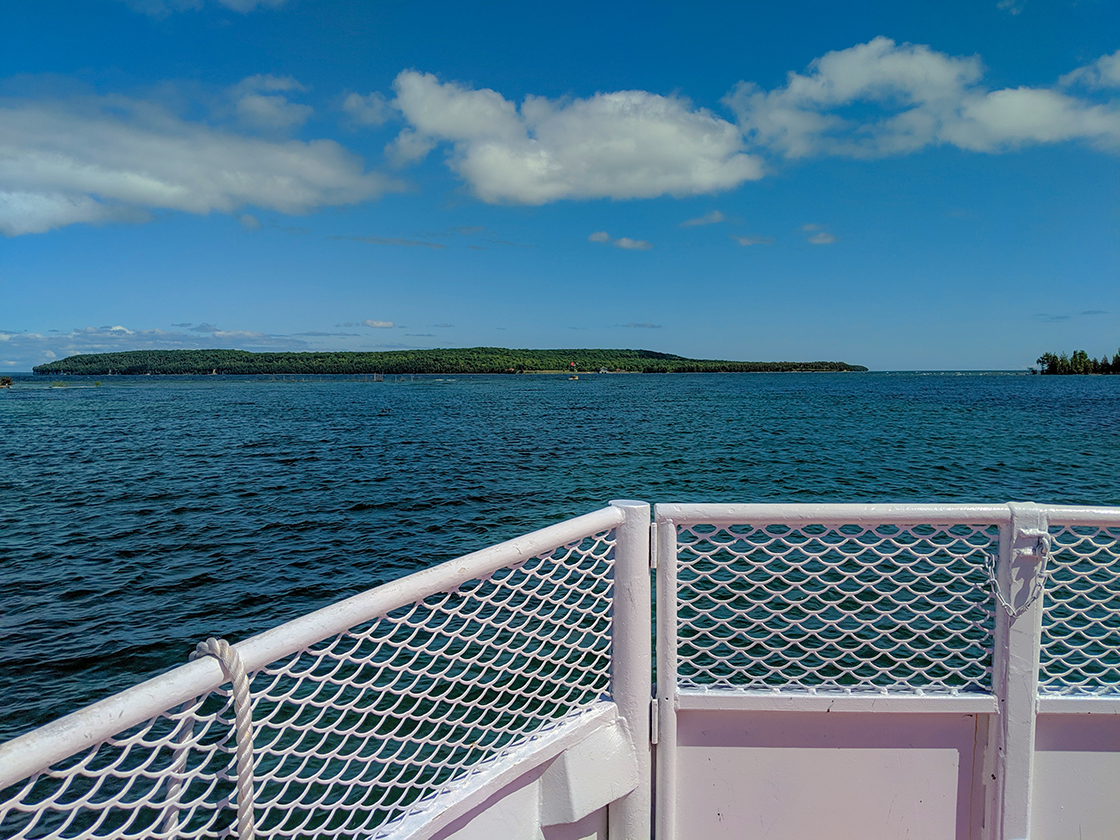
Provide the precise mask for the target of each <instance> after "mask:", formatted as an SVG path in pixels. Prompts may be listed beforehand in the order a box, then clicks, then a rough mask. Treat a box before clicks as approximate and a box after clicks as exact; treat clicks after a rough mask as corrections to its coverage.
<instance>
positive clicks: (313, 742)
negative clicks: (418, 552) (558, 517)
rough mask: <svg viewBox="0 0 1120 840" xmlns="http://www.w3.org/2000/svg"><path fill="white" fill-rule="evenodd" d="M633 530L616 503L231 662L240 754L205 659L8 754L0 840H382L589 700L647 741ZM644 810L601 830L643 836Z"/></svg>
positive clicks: (280, 634) (242, 647)
mask: <svg viewBox="0 0 1120 840" xmlns="http://www.w3.org/2000/svg"><path fill="white" fill-rule="evenodd" d="M648 522H649V506H648V505H645V504H641V503H625V502H623V503H615V504H614V505H613V506H612V507H609V508H606V509H604V510H601V511H597V512H595V513H592V514H588V515H586V516H582V517H579V518H576V519H573V520H570V521H567V522H564V523H561V524H559V525H555V526H552V527H549V528H545V529H543V530H541V531H537V532H535V533H533V534H530V535H528V536H525V537H521V538H518V539H515V540H511V541H509V542H506V543H502V544H501V545H498V546H494V547H492V548H488V549H485V550H483V551H479V552H476V553H475V554H471V555H467V556H466V557H463V558H461V559H459V560H455V561H452V562H449V563H445V564H443V565H441V566H439V567H436V568H433V569H428V570H425V571H421V572H418V573H416V574H414V575H411V576H409V577H407V578H404V579H402V580H399V581H395V582H393V583H389V584H386V585H384V586H381V587H379V588H377V589H373V590H371V591H369V592H366V593H363V594H360V595H357V596H355V597H353V598H350V599H348V600H346V601H342V602H340V603H338V604H335V605H332V606H330V607H327V608H325V609H322V610H319V611H318V612H315V613H312V614H310V615H307V616H304V617H302V618H299V619H296V620H295V621H292V622H289V623H288V624H285V625H283V626H280V627H277V628H276V629H274V630H271V631H268V632H266V633H263V634H261V635H259V636H256V637H254V638H252V639H249V640H246V641H244V642H242V643H240V644H238V645H235V646H234V647H233V651H234V652H235V653H236V654H237V655H238V656H239V658H240V660H241V662H242V663H243V665H244V667H245V669H246V671H248V675H249V684H250V694H251V711H252V735H251V736H248V735H247V734H246V732H245V731H239V727H235V725H234V721H233V717H234V711H235V710H234V708H233V705H234V704H233V700H232V693H231V691H230V690H228V689H227V688H225V687H223V684H224V683H226V680H227V677H226V675H225V673H224V671H223V668H222V667H221V666H220V665H219V664H218V662H217V661H215V659H213V658H211V657H203V658H200V659H198V660H196V661H193V662H191V663H189V664H187V665H184V666H181V667H179V668H176V669H175V670H173V671H171V672H169V673H167V674H164V675H162V676H160V677H156V678H155V679H152V680H150V681H148V682H146V683H144V684H142V685H139V686H136V687H135V688H132V689H129V690H127V691H124V692H122V693H121V694H118V695H116V696H114V697H111V698H109V699H107V700H105V701H102V702H100V703H96V704H94V705H93V706H90V707H88V708H86V709H83V710H81V711H79V712H76V713H75V714H72V715H70V716H68V717H66V718H63V719H61V720H59V721H56V722H55V723H52V724H49V725H47V726H45V727H42V728H41V729H39V730H36V731H34V732H31V733H29V734H27V735H25V736H22V737H20V738H17V739H15V740H14V741H11V742H9V743H7V744H4V745H2V746H0V837H4V838H71V837H75V838H76V837H82V838H87V837H98V838H102V837H105V838H134V837H135V838H173V837H174V838H191V837H222V836H234V835H237V836H241V837H245V836H247V832H251V831H252V830H253V823H254V822H255V830H256V832H257V833H258V834H259V835H260V836H264V837H274V838H282V837H310V836H314V837H371V836H372V837H392V836H396V835H394V826H397V825H400V824H401V823H402V821H403V822H409V820H406V818H410V819H411V822H410V824H415V817H416V815H417V814H418V813H422V812H423V811H424V810H425V809H426V808H431V807H432V803H433V801H435V800H436V799H438V798H439V795H440V794H446V793H447V792H448V791H449V790H453V789H455V788H456V786H458V787H460V788H461V787H463V785H464V784H465V783H467V782H469V779H470V777H471V776H472V775H477V774H479V773H480V772H481V771H484V770H485V768H486V767H487V766H488V765H492V764H494V763H495V762H499V761H500V759H501V757H502V756H503V754H505V753H507V752H509V751H510V750H511V749H513V748H515V747H517V746H518V745H519V744H520V743H523V742H524V741H525V740H526V739H532V738H539V737H541V735H542V733H547V732H549V731H550V730H555V729H556V728H557V727H563V726H564V725H565V724H566V723H568V722H570V721H577V720H579V718H580V716H581V715H584V714H585V713H589V712H590V710H593V709H594V708H596V707H598V706H599V705H601V704H602V701H603V700H604V699H606V700H613V701H614V702H615V703H616V704H617V706H618V708H619V710H620V712H622V713H623V714H624V715H625V713H629V714H630V716H631V717H630V725H631V726H633V727H642V728H643V731H644V728H645V727H647V726H648V713H649V705H648V696H649V689H648V673H649V655H648V640H649V626H650V625H649V619H648V610H647V609H646V608H645V607H642V608H641V609H633V608H630V609H627V608H626V607H625V606H623V607H622V608H621V609H620V608H619V601H620V599H619V598H617V597H616V595H619V594H622V593H625V595H626V597H625V598H624V599H621V600H626V601H630V602H632V601H634V600H635V598H637V599H643V600H644V601H646V602H647V603H648V592H649V576H648ZM619 534H629V538H628V540H625V541H624V542H626V545H624V546H622V547H620V545H619ZM635 548H636V549H637V551H636V552H635V550H634V549H635ZM634 587H636V589H634ZM632 589H633V591H631V590H632ZM635 639H639V640H642V642H643V643H644V645H645V648H646V655H645V657H644V660H643V657H642V655H641V644H639V645H638V649H637V650H635V642H634V640H635ZM620 653H621V654H622V655H623V656H625V657H626V658H627V661H628V662H629V663H630V665H629V667H630V672H628V673H622V672H620V666H619V664H618V663H619V662H621V661H622V660H621V659H620ZM635 668H636V669H637V670H636V672H635ZM621 670H623V671H624V670H625V669H621ZM637 686H640V689H637V688H636V687H637ZM636 690H637V694H636V696H630V695H633V694H634V692H635V691H636ZM240 729H241V730H244V728H243V727H241V728H240ZM239 736H240V737H241V738H242V739H244V738H245V737H251V738H252V743H251V744H250V745H249V746H250V747H251V751H250V752H251V757H252V758H251V762H250V763H249V765H248V767H242V768H240V771H241V772H240V773H239V772H238V768H236V767H235V764H234V761H235V759H234V753H235V751H236V747H237V741H238V737H239ZM644 765H645V766H644V770H643V772H644V775H645V779H646V783H645V786H646V789H647V791H648V778H649V760H648V755H647V756H646V759H645V762H644ZM640 769H641V768H640ZM249 774H251V776H250V775H249ZM238 781H240V782H242V786H244V783H245V782H246V781H248V782H249V785H250V787H249V789H250V790H251V791H252V793H253V794H254V796H255V804H254V802H253V801H252V800H253V798H254V797H250V796H246V795H245V794H244V791H243V792H242V794H240V795H239V794H237V793H235V789H236V788H235V784H236V783H237V782H238ZM640 798H641V797H640V796H639V797H638V799H640ZM646 802H647V804H642V803H641V802H636V803H630V805H629V806H627V807H620V808H617V809H615V810H616V813H614V814H612V821H614V822H615V823H617V824H618V825H620V826H622V825H626V824H635V820H637V823H636V824H639V825H640V823H641V821H642V817H641V814H642V813H644V812H646V811H648V796H647V797H646ZM634 804H637V806H638V808H637V812H638V816H635V814H634V812H635V808H634V807H633V805H634ZM445 805H446V797H444V799H443V800H442V804H441V806H440V807H441V808H443V807H445ZM239 809H240V810H241V811H242V813H241V820H240V827H239V828H237V829H235V825H236V824H237V823H238V814H237V812H238V810H239ZM246 810H248V811H249V813H248V814H246V813H245V811H246ZM645 821H646V823H647V824H648V815H647V816H646V817H645Z"/></svg>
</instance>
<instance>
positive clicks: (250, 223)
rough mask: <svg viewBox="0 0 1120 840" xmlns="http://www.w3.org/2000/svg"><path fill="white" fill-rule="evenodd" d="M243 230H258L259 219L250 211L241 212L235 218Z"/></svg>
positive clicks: (259, 226) (259, 225) (259, 227)
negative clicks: (238, 216)
mask: <svg viewBox="0 0 1120 840" xmlns="http://www.w3.org/2000/svg"><path fill="white" fill-rule="evenodd" d="M237 221H238V222H239V223H240V224H241V227H242V228H243V229H245V230H250V231H251V230H260V229H261V220H260V219H258V218H257V217H256V216H254V215H252V214H250V213H242V214H241V216H240V218H238V220H237Z"/></svg>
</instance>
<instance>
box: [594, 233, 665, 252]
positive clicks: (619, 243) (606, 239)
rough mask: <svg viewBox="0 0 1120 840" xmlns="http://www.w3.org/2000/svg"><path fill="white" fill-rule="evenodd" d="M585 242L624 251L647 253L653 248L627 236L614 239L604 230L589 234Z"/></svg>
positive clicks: (649, 244) (642, 241)
mask: <svg viewBox="0 0 1120 840" xmlns="http://www.w3.org/2000/svg"><path fill="white" fill-rule="evenodd" d="M587 241H588V242H600V243H602V244H604V245H614V247H616V248H622V249H623V250H625V251H648V250H649V249H650V248H652V247H653V245H652V243H649V242H646V241H645V240H644V239H631V238H630V237H628V236H620V237H619V238H618V239H614V238H612V237H611V235H610V234H609V233H607V232H606V231H605V230H601V231H598V232H596V233H593V234H591V235H590V236H589V237H587Z"/></svg>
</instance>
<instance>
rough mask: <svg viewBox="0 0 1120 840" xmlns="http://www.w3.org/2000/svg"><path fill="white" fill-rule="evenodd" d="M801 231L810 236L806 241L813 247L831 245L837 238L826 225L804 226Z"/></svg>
mask: <svg viewBox="0 0 1120 840" xmlns="http://www.w3.org/2000/svg"><path fill="white" fill-rule="evenodd" d="M801 230H802V231H803V232H804V233H806V234H808V236H806V237H805V240H806V241H807V242H810V243H811V244H813V245H831V244H832V243H833V242H835V241H836V238H837V237H836V236H835V235H834V234H832V233H830V232H829V231H828V230H827V229H826V228H825V226H824V225H802V226H801Z"/></svg>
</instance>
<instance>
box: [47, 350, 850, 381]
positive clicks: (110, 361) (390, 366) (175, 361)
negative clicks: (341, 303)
mask: <svg viewBox="0 0 1120 840" xmlns="http://www.w3.org/2000/svg"><path fill="white" fill-rule="evenodd" d="M603 369H606V370H608V371H612V372H614V371H619V372H626V373H767V372H801V371H804V372H812V371H826V372H831V371H865V370H867V368H866V367H863V366H862V365H849V364H846V363H844V362H732V361H721V360H718V359H686V358H685V357H683V356H674V355H671V354H669V353H656V352H654V351H652V350H507V349H506V348H504V347H469V348H463V349H450V350H388V351H383V352H370V353H358V352H338V353H253V352H250V351H248V350H130V351H127V352H122V353H88V354H81V355H77V356H68V357H67V358H65V359H59V360H58V361H55V362H51V363H49V364H45V365H36V366H35V368H34V371H35V373H38V374H74V375H78V376H109V375H112V374H122V375H133V376H135V375H137V374H140V375H143V374H163V375H168V374H170V375H175V374H180V375H182V374H194V375H198V374H231V375H246V374H248V375H253V374H257V375H260V374H264V375H268V374H371V373H383V374H384V373H388V374H402V373H404V374H410V373H417V374H424V373H438V374H448V373H455V374H466V373H545V372H559V371H565V372H568V371H572V370H576V371H581V372H582V371H599V370H603Z"/></svg>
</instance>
